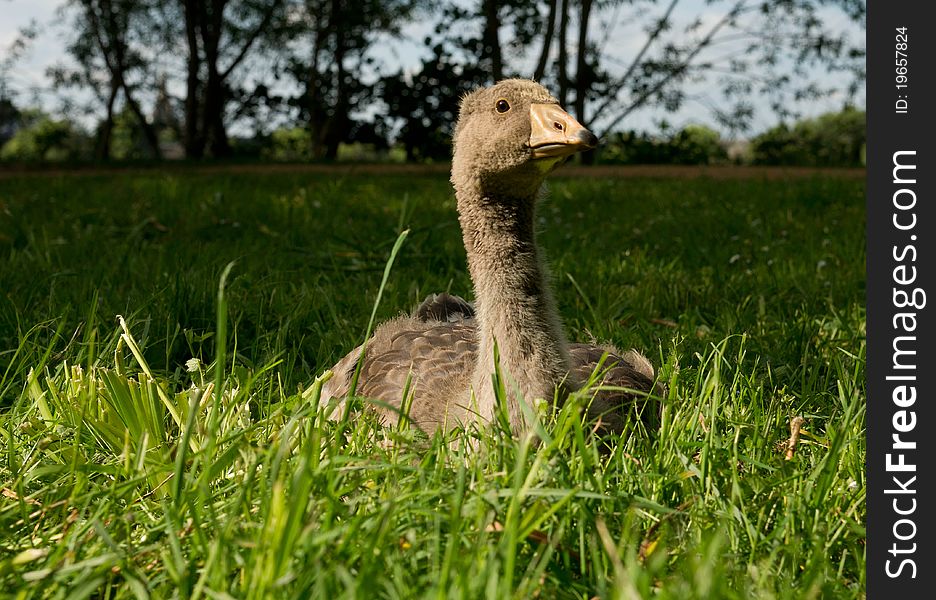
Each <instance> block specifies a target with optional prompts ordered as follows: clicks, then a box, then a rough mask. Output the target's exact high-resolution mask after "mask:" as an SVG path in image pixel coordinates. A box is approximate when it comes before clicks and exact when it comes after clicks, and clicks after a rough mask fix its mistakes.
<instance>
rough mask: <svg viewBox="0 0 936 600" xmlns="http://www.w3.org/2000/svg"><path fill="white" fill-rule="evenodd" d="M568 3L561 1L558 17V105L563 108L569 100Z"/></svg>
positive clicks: (566, 0)
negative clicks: (560, 12) (560, 11)
mask: <svg viewBox="0 0 936 600" xmlns="http://www.w3.org/2000/svg"><path fill="white" fill-rule="evenodd" d="M570 1H571V0H562V14H561V15H560V17H559V40H558V41H559V104H560V105H562V106H563V107H564V106H565V105H566V101H567V100H568V99H569V73H568V63H569V51H568V47H567V44H566V42H567V26H568V23H569V2H570Z"/></svg>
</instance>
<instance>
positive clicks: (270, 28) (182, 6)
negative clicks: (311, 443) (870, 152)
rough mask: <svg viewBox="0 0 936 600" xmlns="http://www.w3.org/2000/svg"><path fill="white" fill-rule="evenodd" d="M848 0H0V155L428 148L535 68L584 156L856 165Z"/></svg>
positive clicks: (321, 158) (382, 155)
mask: <svg viewBox="0 0 936 600" xmlns="http://www.w3.org/2000/svg"><path fill="white" fill-rule="evenodd" d="M865 10H866V9H865V3H864V2H863V1H856V0H781V1H770V2H760V1H745V0H682V1H680V0H629V1H626V0H383V1H376V0H361V1H356V2H351V1H348V0H201V1H196V0H0V14H3V19H2V22H0V163H4V164H7V165H10V164H23V163H26V164H31V163H47V162H55V163H76V164H78V163H115V164H119V163H150V162H162V161H180V162H186V161H189V162H194V161H197V162H201V161H206V160H211V161H270V162H274V161H275V162H310V161H312V162H333V161H349V162H353V161H357V162H376V163H384V162H385V163H400V162H416V163H430V162H445V161H447V160H448V158H449V154H450V142H449V138H450V135H451V130H452V126H453V122H454V120H455V117H456V113H457V107H458V100H459V97H460V96H461V95H462V94H463V93H465V92H466V91H468V90H471V89H473V88H474V87H477V86H479V85H485V84H489V83H492V82H493V81H495V80H498V79H501V78H504V77H510V76H520V77H531V78H533V79H536V80H538V81H540V82H542V83H543V84H544V85H546V86H547V87H548V88H549V89H550V90H552V91H553V93H554V94H555V95H556V96H557V97H558V98H559V100H560V101H561V102H562V104H563V105H564V106H565V107H566V108H567V109H568V110H569V111H570V112H571V113H572V114H573V115H575V116H576V117H577V118H578V119H579V120H580V121H581V122H582V123H583V124H585V125H586V126H587V127H589V128H590V129H591V130H592V131H594V132H595V133H596V134H598V135H599V136H600V137H601V139H602V145H601V147H600V148H599V149H598V150H596V151H595V152H592V153H589V154H586V155H583V156H582V157H581V159H580V160H581V161H582V162H583V163H585V164H590V163H599V164H691V165H711V164H715V165H719V164H723V165H798V166H813V167H861V166H863V164H864V147H865V113H864V106H865V99H864V78H865V70H864V62H865V40H864V28H865Z"/></svg>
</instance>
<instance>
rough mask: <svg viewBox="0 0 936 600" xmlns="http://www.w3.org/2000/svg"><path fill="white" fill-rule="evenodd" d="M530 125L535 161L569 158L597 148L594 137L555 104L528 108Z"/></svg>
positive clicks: (532, 105)
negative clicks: (549, 158) (538, 159)
mask: <svg viewBox="0 0 936 600" xmlns="http://www.w3.org/2000/svg"><path fill="white" fill-rule="evenodd" d="M530 125H531V126H532V131H531V132H530V148H532V149H533V158H534V159H536V158H548V157H552V158H555V157H562V156H568V155H570V154H575V153H576V152H580V151H582V150H589V149H591V148H594V147H595V146H597V145H598V138H597V137H595V134H593V133H592V132H590V131H589V130H587V129H585V128H584V127H583V126H582V124H581V123H579V122H578V121H576V120H575V119H574V118H573V117H572V115H570V114H569V113H567V112H566V111H564V110H562V108H560V107H559V105H558V104H531V105H530Z"/></svg>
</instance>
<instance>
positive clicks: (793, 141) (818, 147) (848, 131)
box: [750, 107, 867, 167]
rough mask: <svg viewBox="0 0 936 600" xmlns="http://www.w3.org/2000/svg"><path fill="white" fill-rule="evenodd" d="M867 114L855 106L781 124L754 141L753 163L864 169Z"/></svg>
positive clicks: (752, 145) (752, 141) (752, 144)
mask: <svg viewBox="0 0 936 600" xmlns="http://www.w3.org/2000/svg"><path fill="white" fill-rule="evenodd" d="M866 139H867V137H866V130H865V113H864V111H860V110H856V109H855V108H853V107H846V108H845V109H844V110H842V111H840V112H835V113H826V114H824V115H821V116H819V117H816V118H815V119H805V120H802V121H799V122H797V123H796V124H794V125H793V126H792V127H791V126H789V125H786V124H785V123H781V124H780V125H778V126H776V127H773V128H771V129H769V130H767V131H765V132H764V133H762V134H760V135H758V136H757V137H755V138H754V139H752V140H751V148H750V153H751V161H752V162H753V163H754V164H759V165H797V166H810V167H860V166H861V165H862V164H864V151H865V143H866Z"/></svg>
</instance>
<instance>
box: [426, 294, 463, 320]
mask: <svg viewBox="0 0 936 600" xmlns="http://www.w3.org/2000/svg"><path fill="white" fill-rule="evenodd" d="M474 316H475V310H474V304H472V303H471V302H468V301H467V300H465V299H464V298H462V297H460V296H452V295H451V294H447V293H445V292H442V293H441V294H432V295H430V296H427V297H426V299H425V300H423V301H422V304H420V305H419V307H418V308H417V309H416V312H414V313H413V317H414V318H415V319H417V320H419V321H426V322H429V321H440V322H443V323H454V322H455V321H462V320H464V319H473V318H474Z"/></svg>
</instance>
